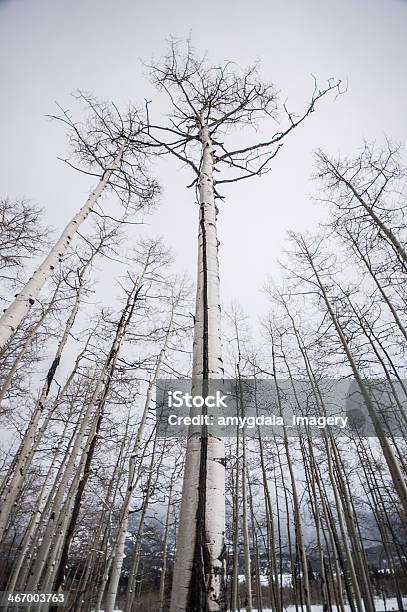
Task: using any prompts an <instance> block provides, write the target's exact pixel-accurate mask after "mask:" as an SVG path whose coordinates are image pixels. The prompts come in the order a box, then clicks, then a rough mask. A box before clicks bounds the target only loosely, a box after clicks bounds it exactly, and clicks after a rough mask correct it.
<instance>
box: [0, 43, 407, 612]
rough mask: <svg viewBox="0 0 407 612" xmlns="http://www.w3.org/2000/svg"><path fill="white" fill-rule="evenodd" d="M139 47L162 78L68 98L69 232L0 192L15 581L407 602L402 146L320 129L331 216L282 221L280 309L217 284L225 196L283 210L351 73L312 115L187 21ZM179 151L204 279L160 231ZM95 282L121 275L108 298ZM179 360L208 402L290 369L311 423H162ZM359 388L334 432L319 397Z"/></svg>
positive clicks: (4, 490) (2, 416) (10, 549)
mask: <svg viewBox="0 0 407 612" xmlns="http://www.w3.org/2000/svg"><path fill="white" fill-rule="evenodd" d="M144 67H145V71H146V73H147V74H146V77H147V78H148V79H149V85H150V86H151V87H153V89H154V91H155V96H153V97H152V99H148V100H147V99H145V98H144V93H143V92H140V93H139V99H135V100H134V103H131V104H129V105H128V107H127V108H126V109H125V110H121V109H120V108H119V105H116V103H114V102H110V103H108V102H103V101H101V100H99V99H98V98H97V96H96V95H90V94H88V93H85V92H82V91H81V92H78V93H76V94H75V95H74V96H73V108H72V109H67V108H64V107H62V106H58V110H57V112H56V113H54V114H52V115H50V116H49V117H50V119H52V121H54V122H55V127H56V129H57V128H58V129H63V130H65V131H66V138H67V149H68V150H69V153H67V155H66V156H65V157H63V158H61V161H62V162H64V163H65V164H67V165H68V166H69V169H70V172H71V173H72V181H75V179H77V177H79V175H80V176H81V180H82V181H83V180H84V178H86V180H88V181H89V186H88V189H89V196H88V197H87V198H86V199H85V201H84V202H77V203H76V204H77V205H76V210H77V212H76V214H75V215H74V216H73V217H72V218H69V215H65V214H64V212H63V211H61V227H65V229H63V231H62V232H61V231H59V232H56V231H54V230H51V229H50V228H49V227H48V221H47V218H46V217H45V214H44V212H43V211H42V210H41V208H40V204H41V203H39V205H36V204H33V203H32V202H31V201H29V200H18V199H13V194H2V197H1V199H0V283H1V287H2V298H1V299H2V311H3V312H2V316H1V318H0V363H1V368H0V420H1V427H2V437H1V449H0V476H1V480H0V499H1V506H0V536H1V549H0V580H1V588H0V591H4V592H7V593H54V594H62V595H63V597H64V609H66V610H69V611H72V612H76V611H80V612H101V611H103V610H104V611H105V612H113V611H114V610H121V611H125V612H136V611H138V612H142V611H151V612H201V611H202V612H215V611H219V612H226V611H233V612H238V611H242V610H245V611H247V612H256V611H258V612H260V611H262V612H270V611H272V612H283V611H285V610H289V611H290V612H292V611H294V610H295V612H299V611H300V610H301V612H304V611H305V612H316V611H320V610H322V611H323V612H333V611H335V612H336V611H340V612H348V611H351V612H375V611H376V610H398V611H399V612H402V611H403V610H406V609H407V459H406V457H407V454H406V451H407V443H406V435H407V380H406V379H407V376H406V374H407V373H406V361H405V358H406V348H407V347H406V340H407V331H406V329H407V328H406V326H407V319H406V314H407V310H406V304H407V291H406V288H407V284H406V273H407V254H406V238H407V236H406V213H407V207H406V188H407V171H406V167H405V165H403V151H402V149H401V147H400V146H398V145H396V144H394V143H393V142H392V141H391V140H390V139H388V140H386V139H383V142H382V143H377V142H375V143H374V144H372V143H370V142H369V141H368V140H366V141H365V142H364V143H361V147H360V148H359V149H358V150H355V151H346V152H344V153H346V156H345V155H344V156H343V157H338V156H335V155H333V154H332V152H330V151H326V150H325V149H324V148H323V142H321V149H319V150H318V151H316V152H315V160H314V161H315V166H314V167H315V172H314V177H313V187H314V188H315V192H316V193H317V199H318V201H319V202H318V206H319V207H320V208H321V211H322V216H323V221H322V222H321V223H320V224H315V227H314V230H313V231H312V232H306V233H299V232H289V235H288V237H287V241H286V251H285V253H284V254H282V257H281V261H280V263H278V264H277V263H276V264H275V269H270V271H269V278H268V279H266V278H265V279H264V287H265V288H264V293H265V294H266V296H267V303H268V311H267V313H266V314H264V315H263V316H262V318H261V320H250V319H249V317H248V316H246V314H245V313H244V311H243V309H242V307H241V306H240V305H239V304H238V303H236V302H235V303H233V304H232V305H230V304H223V302H222V291H221V287H222V267H221V266H220V263H219V254H220V253H221V250H220V249H221V248H222V247H221V246H220V241H219V235H221V234H222V211H223V210H224V207H226V206H230V207H233V194H234V193H236V191H237V190H239V188H240V186H241V184H242V181H245V182H246V179H250V181H259V182H260V183H261V185H262V186H264V191H263V199H264V201H266V202H268V203H269V205H270V206H275V207H276V216H275V223H278V210H277V209H278V206H284V202H279V203H273V202H270V201H269V200H270V197H269V194H268V193H267V181H272V180H273V176H274V174H273V173H275V172H278V165H277V164H276V161H277V158H280V157H281V156H287V157H289V156H290V151H292V148H293V147H295V139H296V134H297V133H298V132H299V131H301V129H302V127H303V124H305V123H306V122H307V121H308V120H310V117H311V115H312V114H313V113H314V111H315V113H316V114H317V113H318V111H319V109H320V108H322V107H323V108H324V109H325V112H326V111H327V112H330V111H329V109H330V108H332V107H333V102H334V100H336V98H338V96H339V97H340V98H341V97H342V94H343V95H347V94H346V93H345V91H344V89H343V88H342V86H341V81H340V80H335V79H329V80H328V81H327V82H325V83H324V84H320V83H319V82H317V81H316V80H314V81H313V83H312V86H311V91H310V92H309V97H308V102H307V103H306V104H305V105H304V107H303V108H302V109H300V110H299V111H296V112H294V111H293V110H290V104H289V101H285V99H284V97H283V96H282V94H281V93H280V92H279V90H278V88H277V86H276V85H275V84H273V83H269V82H266V81H265V80H263V76H262V70H261V68H260V65H258V64H254V65H252V66H249V67H248V68H241V67H239V66H238V65H236V64H234V63H232V62H223V63H219V64H212V63H210V61H209V59H207V57H206V56H200V55H199V53H198V52H197V51H196V50H195V49H194V48H193V47H192V45H191V43H190V41H187V42H184V41H178V40H175V39H170V41H169V43H168V48H167V53H166V54H165V55H164V56H163V57H161V58H159V59H156V58H155V59H152V60H151V61H149V62H146V63H145V65H144ZM95 94H97V92H95ZM283 145H284V146H283ZM164 163H172V164H173V165H174V164H175V166H174V167H175V168H176V169H177V170H179V172H177V173H176V174H174V176H175V179H174V180H177V181H181V182H182V184H185V186H186V189H188V194H189V197H190V200H191V207H192V206H195V209H194V210H196V223H195V225H194V227H191V228H189V236H188V239H190V240H191V241H193V242H194V244H195V245H196V247H195V251H196V261H197V266H196V270H197V271H196V277H195V278H193V279H190V278H188V276H187V275H186V274H184V273H183V272H181V273H180V272H179V269H180V268H179V263H178V265H177V261H176V254H174V253H171V252H170V250H169V249H168V247H167V246H166V237H165V235H164V236H163V237H157V236H156V233H158V232H155V229H154V214H153V212H154V210H155V209H156V208H157V207H159V206H161V204H162V202H163V201H165V198H166V185H165V183H163V184H160V181H159V180H158V179H157V178H156V176H155V175H156V174H157V176H158V175H159V173H160V167H161V166H160V165H161V164H164ZM271 172H273V173H271ZM270 173H271V174H270ZM269 174H270V176H268V178H267V179H264V178H263V176H264V175H269ZM41 180H44V181H46V180H47V175H46V173H45V174H44V176H43V177H42V179H41ZM55 197H56V198H57V197H58V194H55ZM167 205H168V206H171V207H172V214H173V217H174V223H175V222H176V217H177V215H178V214H179V213H178V211H177V202H171V203H168V204H167ZM256 206H257V204H256V202H255V201H250V202H248V203H247V209H246V210H245V215H247V216H249V215H252V214H253V215H256V214H257V213H256ZM239 222H241V223H246V222H247V219H244V218H242V219H240V220H239ZM238 248H239V245H238V244H236V249H238ZM249 248H250V245H249ZM181 267H182V266H181ZM101 278H102V279H103V278H110V279H114V281H112V282H113V283H114V288H115V289H114V292H112V295H110V302H109V303H106V301H104V302H103V303H101V302H100V299H98V297H97V296H98V285H99V283H100V279H101ZM240 283H242V284H243V285H244V284H245V278H244V277H241V278H240ZM253 299H255V298H253ZM222 306H223V307H222ZM170 379H171V380H175V381H181V380H186V379H187V380H189V381H190V391H191V394H192V395H193V396H195V395H196V396H202V397H203V398H207V397H208V396H209V394H210V390H211V389H212V386H213V384H215V383H218V382H221V383H222V384H224V381H226V380H228V381H232V383H233V385H234V386H233V388H234V389H235V390H236V406H237V411H238V416H240V417H241V419H244V417H245V416H246V415H247V414H253V415H254V416H255V415H259V414H260V411H261V410H260V404H261V396H262V393H263V391H262V389H264V388H266V389H271V388H272V389H273V413H274V414H275V415H277V417H280V418H281V419H284V418H285V415H286V406H287V402H288V399H287V398H288V397H289V398H290V401H291V403H292V405H293V407H294V408H293V409H294V414H296V415H300V416H301V418H302V419H303V421H302V422H303V423H305V426H303V427H299V426H298V427H297V426H294V425H293V428H291V429H290V428H285V427H283V428H282V430H281V432H277V431H270V430H269V429H268V428H263V427H262V426H261V425H255V426H253V427H251V428H250V427H239V425H237V426H236V427H235V429H234V431H233V433H232V435H227V436H222V435H220V434H217V433H214V432H213V430H211V429H210V428H208V426H207V425H206V424H203V425H200V426H190V427H189V428H188V431H187V433H186V435H181V436H175V435H163V433H162V431H161V429H160V427H159V421H160V414H159V402H158V399H157V398H158V392H157V384H158V381H159V380H170ZM305 383H306V384H305ZM265 384H268V385H270V386H269V387H267V386H266V387H265V386H264V385H265ZM341 384H343V385H344V384H348V385H349V384H351V388H352V389H353V391H352V394H353V395H352V396H348V400H347V401H348V404H347V406H348V408H347V410H348V412H346V414H347V415H348V417H349V418H351V416H352V415H353V416H354V417H355V419H353V420H352V419H351V423H350V426H349V427H346V428H344V430H343V432H341V433H338V432H337V431H336V430H334V428H331V427H330V426H327V427H321V428H320V429H319V430H318V432H317V434H315V432H314V431H312V430H311V427H310V425H309V422H310V421H309V420H307V419H309V417H311V416H315V415H325V416H327V415H330V414H336V412H334V413H331V412H330V410H332V401H331V400H330V399H329V398H330V397H331V395H330V394H331V393H332V389H333V388H334V386H335V385H337V386H338V385H339V386H340V385H341ZM335 388H337V387H335ZM304 389H305V390H304ZM355 398H359V399H358V400H357V401H359V404H357V401H356V399H355ZM270 401H271V400H270ZM361 404H363V407H364V408H363V409H362V408H361ZM337 408H338V406H337ZM205 410H206V414H208V415H209V416H216V414H217V413H216V410H214V411H212V409H211V408H210V407H209V408H208V407H206V409H205ZM220 410H222V408H220ZM250 410H254V412H250ZM338 410H339V408H338ZM363 410H365V411H364V412H363ZM191 414H192V413H191ZM338 414H339V412H338ZM349 415H350V416H349ZM355 415H356V416H355ZM361 415H362V417H363V420H364V422H367V421H369V422H371V430H370V432H369V433H368V434H366V433H364V431H365V430H363V429H362V428H361V425H360V422H358V420H357V418H356V417H358V418H360V417H361ZM346 422H347V421H346ZM358 423H359V424H358ZM290 427H291V426H290ZM16 601H17V602H18V601H19V600H16ZM4 605H5V608H4V609H10V610H11V609H12V606H11V604H10V606H9V608H8V607H7V603H5V604H4ZM26 607H28V608H29V609H30V610H40V611H41V612H44V611H46V610H57V605H56V600H55V599H54V600H51V601H48V602H47V601H34V600H28V599H27V602H26Z"/></svg>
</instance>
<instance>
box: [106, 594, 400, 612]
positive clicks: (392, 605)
mask: <svg viewBox="0 0 407 612" xmlns="http://www.w3.org/2000/svg"><path fill="white" fill-rule="evenodd" d="M403 605H404V610H407V598H406V599H403ZM375 606H376V608H375V610H376V612H394V611H396V610H398V606H397V600H396V599H395V598H393V597H392V598H389V599H386V607H384V602H383V599H376V600H375ZM332 609H333V610H334V612H336V607H335V606H333V608H332ZM311 610H312V612H323V608H322V606H316V605H314V606H311ZM345 610H346V612H350V607H349V606H345ZM100 612H103V610H101V611H100ZM115 612H122V610H115ZM241 612H244V608H242V610H241ZM253 612H258V610H256V609H253ZM263 612H272V610H271V608H264V609H263ZM284 612H295V606H288V608H284Z"/></svg>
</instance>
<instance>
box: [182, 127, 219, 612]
mask: <svg viewBox="0 0 407 612" xmlns="http://www.w3.org/2000/svg"><path fill="white" fill-rule="evenodd" d="M200 140H201V143H202V165H201V172H200V176H199V239H198V279H197V295H196V308H195V328H194V347H193V366H192V377H193V380H194V383H195V384H194V387H196V388H197V387H198V386H199V387H200V388H201V393H202V395H205V393H206V392H207V388H208V380H209V379H220V378H222V376H223V368H222V350H221V338H220V301H219V264H218V240H217V235H216V206H215V196H214V187H213V165H214V161H213V149H212V141H211V138H210V134H209V130H208V129H207V128H206V127H202V128H201V130H200ZM197 383H198V384H197ZM194 391H195V389H194ZM197 392H198V393H199V391H197ZM224 539H225V448H224V443H223V440H221V439H219V438H216V437H214V436H212V435H208V434H207V432H206V431H205V430H204V428H203V430H202V431H196V430H195V431H194V430H192V429H191V430H190V432H189V435H188V442H187V451H186V458H185V471H184V481H183V490H182V500H181V510H180V519H179V527H178V534H177V550H176V557H175V563H174V576H173V584H172V593H171V606H170V610H171V612H186V611H188V612H204V611H210V612H212V611H216V610H224V609H225V584H224V573H225V570H224V567H225V543H224Z"/></svg>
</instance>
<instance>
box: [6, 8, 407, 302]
mask: <svg viewBox="0 0 407 612" xmlns="http://www.w3.org/2000/svg"><path fill="white" fill-rule="evenodd" d="M406 25H407V2H405V1H404V0H342V2H338V1H337V0H335V1H334V0H284V1H281V0H279V1H277V0H268V1H267V0H250V1H249V2H248V1H247V0H233V1H232V0H222V1H220V0H206V1H205V2H202V3H198V2H191V1H190V0H173V1H172V2H169V1H168V0H167V1H165V0H150V1H149V2H137V1H134V0H133V1H132V0H115V1H108V0H70V1H69V2H68V1H65V2H63V1H62V0H59V1H58V0H0V66H1V68H0V69H1V85H2V87H1V91H2V94H1V97H0V125H1V149H0V156H1V160H0V184H1V194H0V195H8V196H11V197H23V196H24V197H27V198H30V199H32V200H33V201H34V202H36V203H38V204H40V205H41V206H43V207H44V208H45V209H46V211H47V221H48V223H50V224H51V225H53V226H54V227H56V228H61V227H62V226H63V225H64V224H65V222H66V221H67V220H68V218H69V217H70V216H71V215H72V213H73V212H74V211H76V210H77V209H78V207H79V206H80V205H81V203H82V202H83V200H84V198H85V197H86V195H87V193H88V192H89V190H90V189H91V187H92V182H90V180H89V177H84V176H79V175H77V174H75V173H74V172H73V171H72V170H70V169H68V168H67V167H65V166H64V165H63V164H62V163H61V162H58V161H57V159H56V156H57V155H59V154H63V152H64V150H65V141H64V134H63V132H62V130H61V129H60V127H59V126H57V125H55V124H53V123H51V122H50V121H49V120H47V119H46V118H45V117H44V115H45V114H46V113H49V112H53V111H54V106H53V103H54V101H55V100H58V101H59V102H61V103H62V104H64V105H65V106H68V105H69V104H70V101H69V94H70V92H72V91H73V90H75V89H77V88H82V89H85V90H87V91H91V92H93V93H94V94H95V95H97V96H99V97H102V98H106V99H111V100H115V101H117V102H118V103H119V104H120V103H126V102H127V101H129V100H134V101H135V102H136V103H137V102H139V101H140V102H142V101H143V98H144V97H151V96H152V92H151V88H150V86H149V84H148V83H147V82H146V80H145V78H144V77H143V68H142V66H141V65H140V62H139V59H138V58H139V57H142V58H144V59H147V60H148V59H150V57H151V56H152V55H153V54H154V55H156V56H159V55H161V54H162V53H163V52H164V51H165V48H166V43H165V39H166V37H167V36H168V35H169V34H173V35H174V36H177V37H182V38H185V37H187V36H188V35H191V38H192V41H193V44H194V45H195V47H196V48H197V49H198V50H199V51H202V52H204V51H208V54H209V57H210V58H211V59H213V60H214V61H215V62H220V61H223V60H234V61H236V62H238V63H239V64H241V65H247V64H250V63H252V62H253V60H255V59H257V58H259V59H261V60H262V74H263V76H264V78H265V79H267V80H271V81H272V82H274V83H275V84H276V86H277V87H278V88H279V89H280V90H281V92H282V94H281V96H282V99H283V100H285V99H286V98H287V99H288V104H289V107H290V109H293V110H298V111H300V110H301V109H302V108H303V107H304V105H305V104H306V101H307V99H308V98H309V95H310V93H311V90H312V86H313V83H312V78H311V74H315V75H316V77H317V79H318V81H319V82H320V83H321V85H322V84H324V82H325V81H326V79H327V78H328V77H331V76H335V77H337V78H341V79H342V80H343V81H348V84H349V87H348V92H347V93H346V95H343V96H341V97H340V98H339V99H337V100H336V101H335V102H334V101H333V96H332V97H330V98H329V99H326V100H324V101H323V102H322V104H320V105H319V108H318V109H317V112H315V113H314V114H313V115H312V116H311V118H310V119H309V120H307V122H306V123H305V124H304V125H303V126H302V127H301V128H299V129H298V130H297V131H296V132H295V133H293V134H292V135H291V137H290V138H289V139H288V140H287V142H286V144H285V146H284V148H283V150H282V151H281V153H280V155H279V157H278V159H276V160H275V163H274V166H273V171H272V173H270V174H269V175H267V176H265V177H263V178H261V179H252V180H249V181H245V182H244V183H238V184H236V185H234V186H232V187H230V188H229V189H228V190H227V191H224V194H225V195H226V196H227V199H226V202H225V203H224V204H222V205H221V210H220V216H219V237H220V241H221V254H220V257H221V259H220V261H221V282H222V297H223V302H224V304H225V305H228V304H229V303H230V301H231V300H239V301H240V302H241V303H242V305H243V307H244V308H245V309H246V310H247V311H248V312H249V313H250V314H255V313H257V312H259V313H260V312H261V311H262V310H263V309H264V305H265V298H264V297H263V296H262V295H261V293H260V289H261V287H262V285H263V284H264V282H265V279H266V276H273V274H274V272H275V267H276V261H277V259H278V257H279V256H280V255H281V252H282V249H283V248H284V244H285V233H286V231H287V229H296V230H300V229H310V228H312V226H313V225H314V224H315V223H316V221H317V219H318V218H321V217H322V216H323V213H324V211H323V209H321V206H320V205H317V204H315V203H313V202H312V201H311V198H310V194H312V193H313V192H315V187H316V186H315V185H313V184H312V183H311V182H310V180H309V178H310V175H311V173H312V164H313V158H312V152H313V151H314V150H315V149H316V148H317V147H320V146H322V147H324V148H325V149H326V150H327V151H329V152H330V153H333V154H336V153H338V152H341V153H343V154H353V153H354V152H355V151H356V149H357V148H358V147H359V146H360V144H361V141H362V139H363V138H368V139H373V140H377V141H381V140H382V138H383V136H384V134H387V135H388V136H389V137H390V138H393V139H395V140H397V141H400V142H405V140H406V135H407V122H406V109H407V87H406V48H407V42H406V41H407V28H406ZM157 170H158V171H159V175H160V178H161V180H162V182H163V187H164V193H163V197H162V201H161V206H160V209H159V211H158V212H157V213H156V214H154V216H152V217H151V218H149V219H148V226H147V227H146V228H145V229H144V230H143V231H147V232H148V233H149V234H150V235H157V234H161V235H163V236H164V237H165V239H166V241H167V243H168V245H169V246H170V247H172V249H173V251H174V254H175V256H176V259H177V268H178V269H179V270H183V269H186V270H187V271H188V272H189V273H190V274H191V275H193V276H195V250H196V249H195V237H196V228H197V219H196V216H197V208H196V206H194V204H193V201H194V197H193V193H192V191H188V190H186V189H185V185H186V184H188V182H189V181H190V179H191V177H190V175H189V173H188V171H187V170H185V169H181V168H179V166H178V165H177V164H176V163H175V162H173V161H171V162H170V161H168V162H166V163H165V164H164V166H163V167H161V168H157ZM109 294H110V292H108V291H107V289H106V293H105V295H106V299H107V296H108V295H109Z"/></svg>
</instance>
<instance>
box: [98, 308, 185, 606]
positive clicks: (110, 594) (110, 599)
mask: <svg viewBox="0 0 407 612" xmlns="http://www.w3.org/2000/svg"><path fill="white" fill-rule="evenodd" d="M173 317H174V308H173V310H172V312H171V317H170V322H169V324H168V328H167V332H166V335H165V339H164V343H163V347H162V349H161V351H160V353H159V355H158V358H157V363H156V366H155V370H154V374H153V376H152V377H151V380H150V381H149V384H148V387H147V393H146V400H145V403H144V409H143V414H142V415H141V420H140V424H139V427H138V429H137V434H136V438H135V441H134V445H133V448H132V451H131V457H130V461H129V473H128V479H127V489H126V495H125V498H124V502H123V506H122V513H121V518H120V525H119V530H118V536H117V540H116V543H115V547H114V557H113V563H112V573H111V576H110V580H109V585H108V588H107V595H106V602H105V612H113V610H114V604H115V602H116V597H117V589H118V586H119V580H120V574H121V571H122V566H123V559H124V547H125V544H126V537H127V530H128V524H129V513H130V504H131V499H132V496H133V491H134V488H135V486H136V484H137V482H138V470H137V471H136V460H137V459H138V454H139V452H140V448H141V441H142V438H143V433H144V429H145V425H146V422H147V417H148V412H149V410H150V405H151V400H152V395H153V389H154V386H155V383H156V381H157V378H158V376H159V374H160V370H161V366H162V363H163V360H164V356H165V353H166V350H167V346H168V341H169V338H170V334H171V330H172V324H173ZM138 467H139V466H138Z"/></svg>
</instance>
